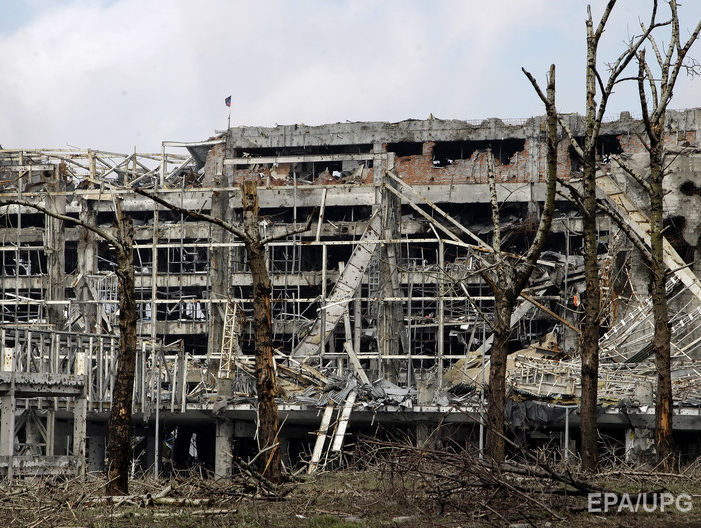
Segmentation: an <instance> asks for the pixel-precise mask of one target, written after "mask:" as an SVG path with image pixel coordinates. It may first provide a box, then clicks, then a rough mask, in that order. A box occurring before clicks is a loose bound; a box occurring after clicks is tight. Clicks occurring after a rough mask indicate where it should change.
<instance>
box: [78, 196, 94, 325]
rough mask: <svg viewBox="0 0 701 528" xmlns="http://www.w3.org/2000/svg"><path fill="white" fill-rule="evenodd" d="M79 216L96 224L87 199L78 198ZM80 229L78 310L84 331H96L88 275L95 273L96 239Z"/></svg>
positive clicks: (89, 232)
mask: <svg viewBox="0 0 701 528" xmlns="http://www.w3.org/2000/svg"><path fill="white" fill-rule="evenodd" d="M79 218H80V219H81V220H82V221H83V222H85V223H86V224H96V222H97V213H96V212H95V210H94V209H93V208H92V207H91V206H90V202H89V201H88V200H84V199H82V198H81V199H80V216H79ZM78 229H80V237H79V238H78V272H79V273H80V274H81V275H82V277H83V280H82V281H81V282H80V283H79V284H78V285H76V288H78V291H77V292H76V293H77V295H78V301H79V302H80V303H81V305H80V311H81V313H82V314H83V319H84V321H85V331H86V332H97V331H98V322H97V304H95V303H92V302H89V301H93V300H97V299H95V297H94V295H93V291H94V290H93V291H91V286H92V285H91V284H90V279H89V278H88V277H89V276H90V275H95V274H97V241H96V236H97V235H95V233H93V232H92V231H90V230H88V229H84V228H82V227H81V228H78Z"/></svg>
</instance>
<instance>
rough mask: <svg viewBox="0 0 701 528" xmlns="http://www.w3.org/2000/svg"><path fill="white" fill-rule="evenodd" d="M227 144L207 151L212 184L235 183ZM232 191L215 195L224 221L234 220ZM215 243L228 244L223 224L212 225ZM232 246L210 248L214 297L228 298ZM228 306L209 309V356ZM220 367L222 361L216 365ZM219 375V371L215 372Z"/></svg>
mask: <svg viewBox="0 0 701 528" xmlns="http://www.w3.org/2000/svg"><path fill="white" fill-rule="evenodd" d="M224 156H225V151H224V145H215V146H214V147H212V148H211V149H210V151H209V153H208V154H207V159H206V161H205V181H207V182H211V186H212V187H215V188H216V187H224V188H225V187H228V186H229V185H230V183H231V181H230V178H228V176H227V174H228V171H225V170H224V167H223V159H224ZM229 195H230V193H229V192H228V191H219V192H216V193H213V195H212V207H211V214H212V216H214V217H216V218H221V219H222V220H227V221H228V220H231V216H232V208H231V207H229ZM210 229H211V233H212V235H211V240H212V242H217V243H224V242H227V240H228V239H229V233H228V232H227V231H225V230H224V229H222V228H221V227H218V226H215V225H210ZM228 255H229V249H228V248H225V247H211V248H209V283H210V285H211V286H210V298H211V299H212V300H219V301H221V300H224V299H226V298H227V297H228V273H229V262H228V258H227V257H228ZM225 309H226V305H225V304H224V303H222V302H217V303H212V304H210V311H209V342H208V350H207V353H208V355H211V354H215V355H216V354H218V353H219V351H220V350H221V343H222V334H223V328H224V317H225ZM213 366H214V367H216V368H217V369H218V368H219V364H218V362H217V364H216V365H213ZM213 374H214V375H216V370H215V371H214V372H213Z"/></svg>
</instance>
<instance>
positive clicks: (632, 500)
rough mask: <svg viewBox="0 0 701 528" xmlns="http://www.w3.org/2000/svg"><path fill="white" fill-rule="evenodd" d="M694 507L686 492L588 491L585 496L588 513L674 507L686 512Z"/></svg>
mask: <svg viewBox="0 0 701 528" xmlns="http://www.w3.org/2000/svg"><path fill="white" fill-rule="evenodd" d="M693 507H694V504H693V501H692V500H691V496H690V495H687V494H686V493H681V494H679V495H673V494H672V493H638V494H634V495H631V494H629V493H620V494H619V493H612V492H605V493H590V494H589V495H588V496H587V511H588V512H589V513H609V512H611V513H614V512H615V513H621V512H631V513H636V512H641V511H642V512H655V511H659V512H664V511H665V510H671V509H676V510H677V511H680V512H688V511H691V509H692V508H693Z"/></svg>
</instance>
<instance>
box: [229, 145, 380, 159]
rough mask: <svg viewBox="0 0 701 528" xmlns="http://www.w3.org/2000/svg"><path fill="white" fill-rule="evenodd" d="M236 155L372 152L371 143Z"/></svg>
mask: <svg viewBox="0 0 701 528" xmlns="http://www.w3.org/2000/svg"><path fill="white" fill-rule="evenodd" d="M236 150H237V154H238V155H239V156H241V155H249V156H251V157H263V156H296V155H306V156H309V155H313V154H367V153H368V152H372V144H371V143H361V144H358V145H310V146H308V147H254V148H239V149H236Z"/></svg>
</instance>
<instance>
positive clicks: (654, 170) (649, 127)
mask: <svg viewBox="0 0 701 528" xmlns="http://www.w3.org/2000/svg"><path fill="white" fill-rule="evenodd" d="M669 8H670V11H671V36H670V37H671V38H670V40H669V44H668V45H667V48H666V50H664V54H662V52H661V50H660V47H659V46H658V44H657V41H656V40H655V38H654V37H653V34H652V33H648V36H647V39H648V43H649V45H650V48H651V49H652V51H653V52H654V55H655V58H656V65H655V64H652V65H651V64H650V63H649V62H648V60H647V57H646V53H645V51H646V50H645V49H641V50H640V51H639V53H638V77H637V84H638V94H639V97H640V108H641V111H642V120H643V125H644V127H645V137H646V138H647V141H645V139H644V138H642V137H641V138H640V139H641V141H642V142H643V144H644V146H645V148H646V150H647V151H648V153H649V162H650V168H649V173H648V174H646V175H644V174H640V173H639V172H638V171H636V170H634V169H633V168H632V167H631V166H629V165H628V164H627V163H625V161H623V160H622V159H620V158H618V157H617V158H614V161H616V163H618V164H619V166H621V167H622V168H623V170H624V171H625V172H626V173H627V174H629V175H630V176H631V177H633V179H634V180H635V181H637V182H638V183H639V184H640V185H641V186H642V187H643V189H645V191H646V192H647V195H648V197H649V200H650V258H649V261H648V265H649V266H650V292H651V296H652V312H653V320H654V338H653V347H654V350H655V365H656V367H657V391H656V400H655V447H656V451H657V459H658V462H659V463H660V464H661V465H662V467H663V468H664V469H665V470H666V471H671V470H673V469H674V467H675V459H674V445H673V440H672V416H673V414H672V405H673V398H672V377H671V371H670V356H671V345H670V338H671V330H670V327H669V313H668V306H667V298H666V294H665V280H666V277H665V274H666V271H667V269H666V266H665V263H664V235H663V220H664V203H663V199H664V190H663V180H664V177H665V175H666V174H667V168H668V167H667V166H666V165H665V145H664V128H665V120H666V114H667V108H668V106H669V103H670V101H671V99H672V95H673V91H674V86H675V84H676V81H677V77H678V76H679V73H680V72H681V71H682V70H683V69H685V68H691V70H690V72H689V73H699V72H698V65H697V64H696V63H694V64H692V65H690V66H687V65H685V57H686V55H687V53H688V52H689V50H690V49H691V46H692V45H693V43H694V42H695V41H696V39H697V38H698V36H699V32H700V31H701V20H700V21H699V22H698V23H697V24H696V27H695V29H694V30H693V31H692V33H691V35H690V36H689V38H688V39H687V40H686V42H685V43H684V44H683V45H682V42H681V40H680V35H679V14H678V11H677V2H676V0H669ZM642 29H643V31H644V32H646V30H647V28H646V27H645V26H644V25H642ZM653 70H655V71H654V72H653ZM648 98H649V99H648Z"/></svg>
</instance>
